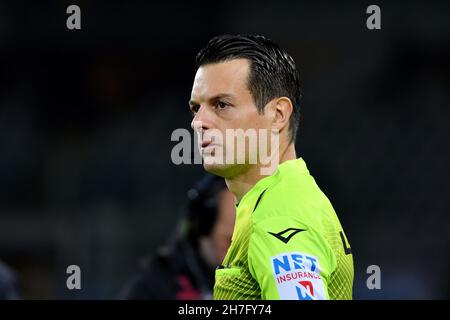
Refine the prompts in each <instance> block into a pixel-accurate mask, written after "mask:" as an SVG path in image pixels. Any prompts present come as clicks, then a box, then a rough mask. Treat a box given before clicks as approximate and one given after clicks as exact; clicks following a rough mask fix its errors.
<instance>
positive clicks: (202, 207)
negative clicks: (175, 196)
mask: <svg viewBox="0 0 450 320" xmlns="http://www.w3.org/2000/svg"><path fill="white" fill-rule="evenodd" d="M188 200H189V201H188V205H187V217H186V218H187V219H186V221H185V222H187V223H188V225H187V230H185V231H187V237H188V239H189V240H190V241H191V243H192V244H193V245H194V246H196V247H198V249H199V252H200V254H201V256H202V257H203V259H204V260H205V261H206V262H207V263H208V264H209V265H210V266H211V267H214V268H215V267H216V266H217V265H218V264H220V263H222V260H223V258H224V257H225V254H226V253H227V250H228V247H229V246H230V243H231V237H232V235H233V229H234V222H235V216H236V207H235V199H234V196H233V194H232V193H231V192H230V191H229V190H228V188H227V186H226V184H225V181H224V180H223V179H222V178H220V177H218V176H213V175H209V174H207V175H205V176H204V177H203V178H202V179H201V180H200V181H199V182H198V183H197V184H196V185H195V186H194V187H193V188H192V189H190V190H189V192H188Z"/></svg>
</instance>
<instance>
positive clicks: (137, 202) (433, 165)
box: [0, 0, 450, 299]
mask: <svg viewBox="0 0 450 320" xmlns="http://www.w3.org/2000/svg"><path fill="white" fill-rule="evenodd" d="M70 4H77V5H79V6H80V7H81V23H82V29H81V30H78V31H70V30H68V29H67V28H66V19H67V17H68V14H66V8H67V6H68V5H70ZM370 4H377V5H379V6H380V7H381V23H382V29H381V30H374V31H371V30H368V29H367V28H366V19H367V17H368V15H367V14H366V8H367V6H368V5H370ZM449 21H450V3H449V2H448V1H447V2H446V1H416V2H413V1H404V2H396V3H392V2H389V3H388V2H381V1H377V2H373V3H372V2H365V1H359V2H356V1H354V2H346V3H345V4H344V3H341V1H334V2H331V1H330V2H321V1H308V2H301V1H295V2H294V1H273V2H270V3H265V2H263V1H253V2H249V1H237V0H229V1H210V2H191V3H189V2H181V1H180V2H174V1H164V2H160V3H153V2H149V1H134V2H131V1H130V2H125V1H73V2H67V1H54V2H40V1H35V2H21V1H10V2H6V1H1V2H0V259H2V260H3V261H4V262H6V263H7V264H9V265H10V266H12V267H13V268H14V269H15V270H16V271H17V272H18V274H19V275H20V280H21V288H22V296H23V298H34V299H36V298H37V299H45V298H64V299H70V298H86V299H93V298H116V297H117V296H118V294H119V291H120V289H121V288H122V286H123V284H124V282H125V281H126V280H127V279H128V278H129V276H130V275H131V274H132V273H133V272H134V271H135V270H136V268H137V265H138V262H139V258H140V257H142V256H143V255H146V254H148V253H152V252H153V251H154V250H155V248H156V247H157V246H159V245H161V244H162V243H163V242H164V241H165V239H166V238H167V235H168V234H170V232H171V231H172V230H173V228H174V225H175V224H176V221H177V218H178V217H179V214H180V209H181V208H182V206H183V204H184V202H185V195H186V191H187V190H188V188H189V187H190V186H191V185H192V184H193V183H194V181H195V180H196V179H198V178H199V177H200V176H201V174H202V172H203V169H202V167H201V166H200V165H195V166H194V165H180V166H176V165H174V164H172V162H171V158H170V152H171V149H172V147H173V146H174V145H175V143H174V142H171V141H170V135H171V133H172V131H173V130H174V129H176V128H189V124H190V120H191V118H190V114H189V111H188V105H187V101H188V99H189V97H190V90H191V86H192V80H193V76H194V73H195V66H194V58H195V54H196V52H197V51H198V50H199V49H200V48H201V47H202V46H203V45H204V44H205V43H206V42H207V40H208V39H209V38H210V37H212V36H214V35H217V34H223V33H252V34H262V35H266V36H268V37H270V38H272V39H273V40H275V41H276V42H278V43H279V44H280V45H281V46H282V47H284V48H285V49H286V50H287V51H288V52H289V53H291V55H292V56H293V57H294V59H295V60H296V63H297V66H298V68H299V70H300V73H301V77H302V82H303V94H304V99H303V104H302V123H301V126H300V130H299V134H298V139H297V151H298V154H299V155H300V156H302V157H304V159H305V160H306V162H307V164H308V165H309V168H310V171H311V172H312V174H313V176H314V177H315V178H316V180H317V181H318V183H319V186H320V187H321V188H322V190H324V192H325V193H326V194H327V195H328V197H329V198H330V200H331V202H332V203H333V205H334V207H335V209H336V211H337V213H338V215H339V217H340V220H341V222H342V224H343V226H344V229H345V230H346V233H347V236H348V238H349V241H350V244H351V245H352V250H353V252H354V259H355V287H354V295H355V298H356V299H380V298H383V299H407V298H414V299H417V298H425V299H438V298H449V297H450V276H449V272H448V271H449V269H450V255H449V252H450V217H449V214H450V205H449V201H448V197H449V196H450V188H449V186H448V178H449V164H450V161H449V160H450V152H449V138H450V129H449V123H450V91H449V85H450V63H449V61H450V59H449V58H450V22H449ZM70 264H77V265H79V266H80V267H81V269H82V290H79V291H69V290H67V289H66V286H65V285H66V276H67V275H66V274H65V271H66V267H67V266H68V265H70ZM372 264H375V265H379V266H380V268H381V272H382V278H381V281H382V282H381V285H382V289H381V290H372V291H371V290H368V289H367V287H366V279H367V277H368V275H367V274H366V268H367V266H369V265H372Z"/></svg>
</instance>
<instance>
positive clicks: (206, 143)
mask: <svg viewBox="0 0 450 320" xmlns="http://www.w3.org/2000/svg"><path fill="white" fill-rule="evenodd" d="M211 142H212V141H211V140H205V141H202V149H203V148H206V147H207V146H209V145H210V144H211Z"/></svg>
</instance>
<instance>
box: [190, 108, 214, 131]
mask: <svg viewBox="0 0 450 320" xmlns="http://www.w3.org/2000/svg"><path fill="white" fill-rule="evenodd" d="M209 121H210V120H209V115H208V111H207V110H206V107H204V106H201V107H200V108H199V109H198V111H197V113H196V114H195V116H194V119H192V122H191V127H192V129H194V130H195V131H198V132H201V131H203V130H206V129H208V128H209Z"/></svg>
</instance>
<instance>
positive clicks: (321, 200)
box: [253, 173, 334, 229]
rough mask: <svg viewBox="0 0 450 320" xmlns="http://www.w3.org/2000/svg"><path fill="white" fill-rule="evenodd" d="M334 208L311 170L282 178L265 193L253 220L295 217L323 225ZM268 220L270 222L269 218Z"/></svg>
mask: <svg viewBox="0 0 450 320" xmlns="http://www.w3.org/2000/svg"><path fill="white" fill-rule="evenodd" d="M332 214H334V209H333V207H332V205H331V203H330V201H329V200H328V198H327V197H326V195H325V194H324V193H323V192H322V191H321V190H320V188H319V186H318V185H317V184H316V182H315V180H314V178H313V177H312V176H311V175H310V174H309V173H303V174H295V175H291V176H289V177H285V178H281V179H280V180H278V181H277V182H276V183H274V184H272V185H271V186H269V187H268V188H267V189H266V190H265V191H264V193H263V194H262V195H261V197H260V199H259V202H258V204H257V206H256V208H255V210H254V212H253V224H254V225H259V224H265V223H268V221H271V222H275V221H277V220H280V221H283V220H287V219H288V220H294V221H297V223H299V224H303V225H309V226H314V227H315V228H317V229H320V226H321V221H322V220H323V219H324V218H330V215H332ZM265 221H266V222H265Z"/></svg>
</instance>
